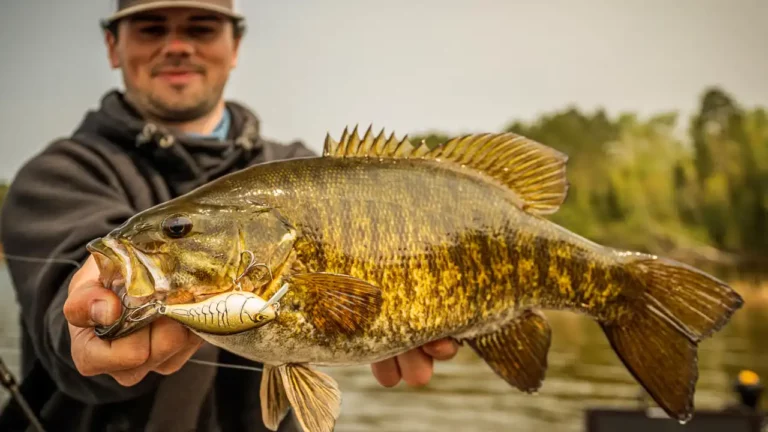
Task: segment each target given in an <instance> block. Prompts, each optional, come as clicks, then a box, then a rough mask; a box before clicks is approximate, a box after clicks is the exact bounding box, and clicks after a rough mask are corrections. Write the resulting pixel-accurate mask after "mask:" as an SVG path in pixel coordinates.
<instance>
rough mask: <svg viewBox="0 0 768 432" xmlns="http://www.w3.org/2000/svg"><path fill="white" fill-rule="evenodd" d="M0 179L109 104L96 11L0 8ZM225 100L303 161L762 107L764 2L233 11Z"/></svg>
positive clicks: (286, 5) (360, 5)
mask: <svg viewBox="0 0 768 432" xmlns="http://www.w3.org/2000/svg"><path fill="white" fill-rule="evenodd" d="M0 1H1V2H2V11H3V12H2V14H0V58H2V62H1V63H0V78H1V79H0V116H1V118H2V125H3V127H2V128H1V129H0V179H5V180H10V179H12V178H13V176H14V175H15V173H16V172H17V170H18V169H19V167H20V166H21V165H22V164H23V163H25V162H26V161H27V160H28V159H29V158H31V157H32V156H34V155H35V154H37V153H38V152H40V151H41V150H42V149H43V148H44V147H45V146H46V145H48V144H49V143H50V141H51V140H53V139H56V138H58V137H61V136H66V135H68V134H70V133H71V132H72V131H73V130H74V128H75V127H76V126H77V125H78V123H79V122H80V121H81V119H82V117H83V115H84V114H85V112H86V110H88V109H92V108H95V107H96V106H97V105H98V103H99V99H100V98H101V96H102V95H103V94H104V93H105V92H106V91H108V90H110V89H112V88H121V85H122V84H121V77H120V74H119V72H116V71H112V70H111V69H110V68H109V66H108V63H107V58H106V52H105V49H104V44H103V39H102V35H101V32H100V29H99V26H98V20H99V19H100V18H101V17H103V16H105V15H107V14H109V12H110V11H111V8H112V7H113V3H114V1H107V0H67V1H50V0H0ZM238 5H239V7H240V10H241V11H242V12H243V13H244V14H245V15H246V16H247V19H248V22H249V31H248V34H247V36H246V39H245V40H244V42H243V46H242V47H241V53H240V61H239V64H238V67H237V69H236V70H235V71H234V72H233V75H232V78H231V81H230V82H229V84H228V86H227V90H226V96H227V97H228V98H230V99H234V100H237V101H240V102H242V103H245V104H246V105H248V106H249V107H251V108H252V109H253V110H254V111H255V112H256V113H257V115H258V116H259V117H260V119H261V120H262V131H263V133H264V135H265V136H267V137H269V138H272V139H277V140H281V141H291V140H295V139H298V140H302V141H304V143H305V144H306V145H308V146H309V147H311V148H313V149H315V150H316V151H319V150H320V149H321V147H322V143H323V139H324V137H325V135H326V133H330V134H331V135H332V136H335V137H338V136H339V135H340V134H341V132H342V130H343V129H344V127H345V126H350V127H352V126H354V125H355V124H360V125H361V127H364V128H365V127H367V126H368V125H369V124H373V126H374V130H375V131H378V130H380V129H381V128H385V130H386V131H387V132H391V131H394V132H395V133H396V134H397V135H398V136H400V137H401V136H402V135H404V134H405V133H409V134H413V133H417V132H424V131H428V130H440V131H444V132H447V133H463V132H475V131H497V130H499V129H500V128H502V127H504V126H505V125H506V124H508V123H509V122H510V121H512V120H515V119H523V120H529V119H533V118H535V117H536V116H538V115H540V114H542V113H546V112H550V111H554V110H559V109H563V108H565V107H567V106H569V105H575V106H577V107H579V108H581V109H584V110H588V111H591V110H595V109H597V108H604V109H606V110H607V111H608V112H609V114H612V115H615V114H616V113H619V112H622V111H633V112H637V113H639V114H641V115H649V114H652V113H657V112H662V111H670V110H674V111H678V112H681V113H682V114H683V115H689V114H690V113H691V112H692V110H694V109H695V107H696V105H697V103H698V102H699V97H700V96H701V94H702V92H703V90H704V89H705V88H707V87H708V86H712V85H718V86H721V87H722V88H723V89H725V90H726V91H727V92H729V93H730V94H731V95H732V96H734V97H735V99H736V100H737V101H738V102H740V103H741V104H743V105H745V106H747V107H754V106H757V105H762V106H768V79H766V77H768V52H766V51H765V43H766V41H768V26H766V25H765V23H766V22H768V1H765V0H676V1H673V2H672V1H668V0H635V1H633V2H616V1H610V0H536V1H535V0H529V1H523V0H472V1H470V0H464V1H457V0H421V1H419V2H413V1H406V0H390V1H388V2H372V1H368V2H362V1H351V0H346V1H345V0H314V1H309V0H303V1H300V0H280V1H275V0H240V1H239V2H238Z"/></svg>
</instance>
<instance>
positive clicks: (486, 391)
mask: <svg viewBox="0 0 768 432" xmlns="http://www.w3.org/2000/svg"><path fill="white" fill-rule="evenodd" d="M756 304H759V305H760V306H757V305H756ZM762 304H763V303H762V302H754V304H751V303H750V302H749V300H748V301H747V304H746V305H745V307H744V308H743V309H742V310H741V311H740V312H739V313H737V314H736V316H735V317H734V319H733V321H732V322H731V324H730V325H729V326H727V327H726V328H725V329H724V330H723V331H722V332H721V333H718V334H717V335H716V336H715V337H714V338H711V339H708V340H706V341H704V342H703V343H702V345H701V347H700V351H699V352H700V357H699V369H700V377H699V383H698V387H697V393H696V406H697V407H698V408H707V409H719V408H722V407H724V406H725V405H728V404H730V403H732V402H734V401H735V398H734V397H733V395H732V393H731V391H730V388H731V385H732V382H733V379H734V377H735V376H736V375H737V374H738V372H739V370H741V369H742V368H747V369H752V370H754V371H756V372H757V373H758V374H759V375H761V376H768V343H765V340H766V336H768V319H767V318H768V308H766V307H763V306H762ZM547 316H548V317H549V320H550V322H551V326H552V329H553V341H552V348H551V352H550V355H549V363H550V367H549V371H548V374H547V379H546V381H545V383H544V386H543V388H542V389H541V391H540V392H539V394H538V395H535V396H533V395H526V394H522V393H519V392H518V391H516V390H514V389H512V388H510V387H509V386H508V385H507V384H506V383H505V382H504V381H502V380H501V379H500V378H498V377H497V376H496V375H495V374H494V373H493V372H491V370H490V369H489V368H488V367H487V366H486V365H485V364H484V363H482V362H481V361H479V360H478V358H477V357H476V356H475V355H474V354H473V353H472V352H471V351H470V350H469V349H467V348H463V349H462V350H461V351H460V353H459V355H458V356H457V357H456V358H455V359H453V360H451V361H448V362H440V363H437V364H436V370H435V376H434V378H433V380H432V382H431V383H430V384H429V385H428V386H427V387H425V388H421V389H412V388H409V387H407V386H406V385H405V384H401V385H400V386H398V387H395V388H393V389H386V388H384V387H381V386H380V385H378V383H376V381H375V380H374V379H373V376H372V375H371V372H370V369H369V368H367V367H355V368H343V369H326V370H327V371H328V372H329V373H330V374H331V375H332V376H334V377H335V378H336V379H337V380H338V382H339V385H340V387H341V390H342V392H343V398H344V399H343V403H342V413H341V418H340V420H339V422H338V426H337V428H336V430H337V431H338V432H353V431H355V432H357V431H359V432H372V431H393V430H398V431H443V430H461V431H462V432H475V431H477V432H479V431H484V432H485V431H491V430H499V431H500V430H515V431H516V432H526V431H542V430H548V431H563V432H566V431H583V430H584V420H583V410H584V409H586V408H589V407H632V406H636V404H637V399H636V398H637V396H638V392H639V391H640V387H639V386H638V385H637V384H636V383H635V381H634V380H633V379H632V377H631V376H630V374H629V372H627V370H626V369H625V368H624V367H623V365H622V364H621V362H620V361H619V360H618V358H617V357H616V355H615V354H614V353H613V351H612V350H611V348H610V346H609V345H608V342H607V341H606V340H605V338H604V337H603V334H602V332H601V330H600V329H599V328H598V326H597V324H595V323H594V322H592V321H590V320H589V319H587V318H586V317H582V316H577V315H573V314H568V313H562V312H557V313H555V312H549V313H547ZM17 332H18V324H17V309H16V303H15V298H14V296H13V292H12V289H11V286H10V281H9V278H8V274H7V271H6V269H5V267H1V268H0V356H2V358H3V359H4V360H5V362H6V364H8V365H9V366H10V367H11V369H12V371H13V372H14V373H16V374H18V367H19V361H18V344H19V338H18V336H17ZM6 398H7V395H6V394H5V392H3V391H2V390H0V399H2V400H5V399H6ZM763 405H764V407H765V405H766V404H763Z"/></svg>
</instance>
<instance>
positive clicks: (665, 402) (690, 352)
mask: <svg viewBox="0 0 768 432" xmlns="http://www.w3.org/2000/svg"><path fill="white" fill-rule="evenodd" d="M627 265H628V269H629V272H630V277H629V279H630V280H632V281H633V284H634V283H637V284H639V290H638V293H639V295H637V296H636V297H635V296H633V299H632V306H631V307H630V309H629V311H628V312H627V313H625V314H622V315H619V316H618V317H616V319H614V320H611V321H604V322H600V325H601V327H602V329H603V331H604V332H605V335H606V336H607V338H608V341H609V342H610V345H611V347H612V348H613V349H614V351H616V353H617V355H618V357H619V358H620V359H621V361H622V363H623V364H624V365H625V366H626V367H627V368H628V369H629V371H630V373H631V374H632V375H633V376H634V378H635V379H636V380H637V381H638V382H639V383H640V384H641V385H642V386H643V388H645V390H646V391H647V392H648V393H649V394H650V396H651V397H652V398H653V399H654V401H655V402H656V403H657V404H658V405H659V407H661V408H662V409H663V410H664V411H665V412H666V413H667V414H668V415H669V416H670V417H673V418H675V419H677V420H679V421H680V422H681V423H685V422H687V421H689V420H690V419H691V418H692V417H693V411H694V407H693V395H694V391H695V387H696V382H697V380H698V364H697V362H698V343H699V342H700V341H701V340H702V339H704V338H707V337H709V336H711V335H712V334H714V333H715V332H717V331H718V330H720V329H721V328H722V327H723V326H724V325H725V324H726V323H727V322H728V321H729V320H730V318H731V316H732V315H733V314H734V313H735V312H736V311H737V310H738V309H739V308H740V307H741V306H742V304H743V299H742V298H741V296H740V295H739V294H738V293H737V292H736V291H734V290H733V289H732V288H731V287H729V286H728V285H727V284H726V283H724V282H722V281H720V280H718V279H716V278H714V277H712V276H710V275H708V274H706V273H704V272H702V271H699V270H697V269H695V268H692V267H690V266H687V265H685V264H682V263H679V262H676V261H673V260H669V259H664V258H655V257H650V256H646V257H642V258H632V259H631V261H629V262H627Z"/></svg>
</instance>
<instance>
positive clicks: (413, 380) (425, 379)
mask: <svg viewBox="0 0 768 432" xmlns="http://www.w3.org/2000/svg"><path fill="white" fill-rule="evenodd" d="M397 363H398V364H399V365H400V373H402V375H403V380H404V381H405V382H406V383H407V384H408V385H410V386H414V387H420V386H424V385H427V384H428V383H429V380H430V379H431V378H432V357H430V356H428V355H426V354H425V353H424V352H423V351H422V350H421V349H418V348H415V349H412V350H410V351H408V352H406V353H404V354H400V355H399V356H397Z"/></svg>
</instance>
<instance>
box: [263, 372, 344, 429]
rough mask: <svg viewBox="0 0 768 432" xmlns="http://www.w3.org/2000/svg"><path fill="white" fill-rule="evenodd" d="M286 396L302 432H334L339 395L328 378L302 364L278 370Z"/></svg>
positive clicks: (339, 410)
mask: <svg viewBox="0 0 768 432" xmlns="http://www.w3.org/2000/svg"><path fill="white" fill-rule="evenodd" d="M277 369H278V371H279V374H280V377H281V380H282V382H283V388H284V389H285V394H286V396H287V398H288V401H289V402H290V404H291V406H292V407H293V410H294V413H295V414H296V419H297V420H298V422H299V424H300V425H301V428H302V429H303V430H304V431H305V432H333V428H334V427H335V425H336V420H337V419H338V418H339V414H340V413H341V391H340V390H339V387H338V384H337V383H336V381H335V380H334V379H333V378H331V377H330V376H329V375H327V374H324V373H322V372H320V371H318V370H314V369H311V368H310V367H309V366H306V365H303V364H285V365H281V366H278V368H277Z"/></svg>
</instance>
